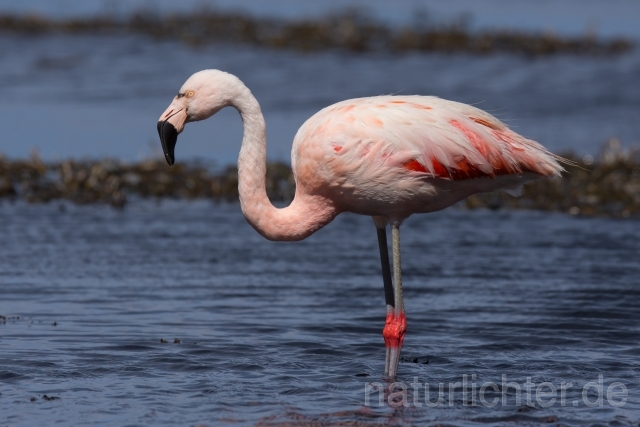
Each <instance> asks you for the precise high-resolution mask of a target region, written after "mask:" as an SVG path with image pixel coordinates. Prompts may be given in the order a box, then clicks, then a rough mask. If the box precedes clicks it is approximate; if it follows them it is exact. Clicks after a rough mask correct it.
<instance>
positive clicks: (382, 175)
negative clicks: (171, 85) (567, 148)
mask: <svg viewBox="0 0 640 427" xmlns="http://www.w3.org/2000/svg"><path fill="white" fill-rule="evenodd" d="M227 106H231V107H234V108H236V109H237V110H238V112H239V113H240V116H241V118H242V122H243V126H244V136H243V139H242V146H241V148H240V154H239V157H238V190H239V194H240V205H241V208H242V212H243V214H244V216H245V217H246V219H247V221H248V222H249V224H251V225H252V226H253V228H255V230H256V231H257V232H258V233H260V234H261V235H262V236H264V237H265V238H267V239H269V240H275V241H297V240H302V239H304V238H306V237H308V236H310V235H311V234H313V233H314V232H316V231H317V230H319V229H320V228H322V227H324V226H325V225H327V224H328V223H329V222H331V221H332V220H333V219H334V218H335V217H336V216H337V215H338V214H340V213H341V212H353V213H357V214H362V215H369V216H371V217H372V218H373V223H374V225H375V227H376V228H377V236H378V246H379V250H380V261H381V265H382V278H383V285H384V294H385V302H386V310H387V311H386V321H385V325H384V329H383V333H382V335H383V337H384V341H385V346H386V357H385V368H384V373H385V375H387V376H388V377H389V378H392V379H393V378H395V377H396V375H397V371H398V362H399V360H400V350H401V348H402V344H403V341H404V336H405V331H406V329H407V320H406V315H405V309H404V299H403V295H402V275H401V265H400V226H401V224H402V222H403V221H404V220H405V219H406V218H408V217H409V216H410V215H412V214H414V213H427V212H434V211H438V210H441V209H444V208H446V207H448V206H450V205H452V204H454V203H456V202H458V201H460V200H462V199H464V198H465V197H467V196H470V195H472V194H475V193H481V192H489V191H495V190H504V191H507V192H509V193H511V194H514V195H516V194H517V193H518V192H519V191H520V189H521V187H522V185H523V184H524V183H526V182H528V181H531V180H534V179H538V178H542V177H551V176H558V175H560V174H561V172H562V171H564V169H563V167H562V166H561V163H568V161H567V160H565V159H563V158H561V157H559V156H556V155H554V154H552V153H550V152H549V151H548V150H547V149H546V148H544V147H543V146H542V145H540V144H538V143H537V142H534V141H531V140H529V139H526V138H524V137H522V136H520V135H518V134H517V133H515V132H513V131H512V130H511V129H509V128H508V127H507V126H506V125H505V124H503V123H502V122H500V121H499V120H498V119H496V118H495V117H493V116H492V115H490V114H489V113H487V112H485V111H482V110H480V109H478V108H476V107H473V106H470V105H466V104H461V103H458V102H453V101H447V100H444V99H440V98H437V97H433V96H373V97H369V98H359V99H350V100H346V101H342V102H338V103H337V104H334V105H331V106H329V107H326V108H324V109H322V110H320V111H319V112H318V113H316V114H315V115H313V116H312V117H311V118H309V119H308V120H307V121H306V122H305V123H304V124H303V125H302V127H301V128H300V129H299V130H298V132H297V134H296V136H295V138H294V141H293V147H292V150H291V167H292V169H293V173H294V177H295V182H296V192H295V197H294V199H293V201H292V202H291V204H290V205H289V206H288V207H285V208H281V209H279V208H276V207H274V206H273V205H272V204H271V202H270V201H269V199H268V197H267V194H266V191H265V175H266V144H267V143H266V133H265V120H264V117H263V115H262V112H261V110H260V105H259V104H258V101H257V100H256V98H255V97H254V96H253V95H252V93H251V91H250V90H249V89H248V88H247V87H246V86H245V85H244V84H243V83H242V81H240V79H238V78H237V77H236V76H234V75H232V74H229V73H226V72H223V71H219V70H204V71H200V72H197V73H195V74H194V75H192V76H191V77H190V78H189V79H188V80H187V81H186V82H185V83H184V85H183V86H182V88H181V89H180V91H179V92H178V94H177V95H176V96H175V98H174V99H173V101H172V102H171V105H170V106H169V107H168V108H167V110H166V111H165V112H164V113H162V115H161V116H160V119H159V121H158V133H159V135H160V140H161V143H162V148H163V151H164V155H165V157H166V160H167V162H168V163H169V165H173V163H174V160H175V157H174V149H175V145H176V141H177V137H178V134H180V133H181V132H182V131H183V129H184V127H185V124H186V123H188V122H194V121H199V120H205V119H207V118H209V117H211V116H212V115H214V114H215V113H217V112H218V111H219V110H220V109H222V108H224V107H227ZM387 225H389V226H390V228H391V236H392V245H391V246H392V257H393V281H392V278H391V264H390V262H389V251H388V247H387V231H386V228H387Z"/></svg>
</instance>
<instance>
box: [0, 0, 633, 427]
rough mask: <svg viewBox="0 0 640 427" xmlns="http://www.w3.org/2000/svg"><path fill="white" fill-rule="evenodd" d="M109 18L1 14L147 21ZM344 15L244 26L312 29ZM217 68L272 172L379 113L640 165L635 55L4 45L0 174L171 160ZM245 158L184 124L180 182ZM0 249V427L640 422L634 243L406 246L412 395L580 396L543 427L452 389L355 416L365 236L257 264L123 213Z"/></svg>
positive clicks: (461, 227)
mask: <svg viewBox="0 0 640 427" xmlns="http://www.w3.org/2000/svg"><path fill="white" fill-rule="evenodd" d="M105 4H106V3H103V2H90V1H87V2H84V1H83V2H78V1H71V0H67V1H64V0H60V1H55V2H49V1H47V2H44V1H40V0H30V1H25V2H20V3H17V2H7V1H0V10H3V11H6V10H9V11H19V12H23V11H25V10H40V11H41V12H42V13H46V14H52V15H56V16H68V15H74V14H76V15H77V14H91V13H95V12H96V11H98V12H99V11H101V10H103V8H104V7H111V8H112V9H110V12H113V11H115V12H118V13H126V12H127V7H131V8H134V7H138V6H139V5H141V4H142V5H143V6H145V5H146V6H148V5H149V4H152V3H148V2H145V1H132V2H131V3H118V2H111V3H110V6H109V5H107V6H104V5H105ZM153 4H157V5H160V6H162V7H163V8H169V7H173V6H171V5H174V4H177V3H175V2H173V3H170V2H166V1H159V2H155V3H153ZM181 4H183V3H181ZM184 4H186V5H187V6H185V7H192V6H193V4H194V2H184ZM218 4H219V6H220V7H223V8H231V7H235V6H236V5H237V4H238V2H236V1H234V2H228V1H222V0H220V1H219V2H218ZM336 4H337V3H336V2H326V3H325V2H322V3H320V2H316V3H312V2H292V1H288V0H287V1H285V0H282V1H278V2H271V3H267V2H242V4H241V6H242V7H243V8H247V9H249V10H251V11H252V12H254V13H258V14H263V15H264V14H275V15H276V16H286V17H299V16H309V15H318V14H322V13H324V12H326V11H328V10H331V9H332V8H334V7H336ZM351 4H356V5H358V4H361V2H360V3H358V2H357V1H354V2H351ZM367 4H372V6H371V7H372V8H373V10H374V12H375V13H376V16H378V17H379V18H381V19H387V20H389V21H390V22H391V23H392V24H394V25H395V24H397V23H406V22H410V19H411V13H410V12H411V11H413V10H414V9H415V8H416V7H418V8H419V7H423V6H424V5H425V4H426V6H427V8H428V10H430V11H433V13H434V14H435V15H432V16H435V18H437V19H442V20H445V21H446V20H447V19H449V18H451V17H454V16H456V15H457V14H458V13H459V12H461V11H463V10H472V11H473V13H474V14H475V15H474V16H476V20H474V21H473V22H472V24H473V25H474V26H477V28H487V27H501V28H503V27H510V28H524V29H534V30H540V29H546V28H549V26H551V28H552V29H555V30H557V31H558V32H567V33H570V34H581V33H582V32H583V30H584V29H585V28H590V29H593V28H596V29H597V30H598V31H599V32H600V33H601V34H603V35H614V34H622V35H626V36H629V37H635V38H638V37H640V34H638V28H639V27H638V26H637V23H636V21H637V19H636V16H637V13H632V12H633V11H634V10H636V9H634V8H637V7H638V3H637V2H625V1H619V2H615V4H614V3H610V2H607V3H606V7H605V8H604V9H603V6H602V2H599V1H596V0H590V1H587V2H582V1H581V2H575V1H565V2H528V3H524V2H519V3H518V5H520V6H518V7H514V6H510V5H509V4H508V3H506V2H504V1H502V0H491V1H488V2H483V3H482V6H481V7H479V6H478V4H479V3H477V2H473V4H472V2H469V1H457V2H440V3H434V2H411V1H403V2H402V3H401V7H400V6H397V3H394V7H393V8H391V7H389V6H388V5H386V6H385V4H386V3H384V2H373V3H372V2H367ZM445 4H446V6H444V5H445ZM125 5H128V6H127V7H125ZM327 5H328V6H327ZM532 5H534V6H532ZM114 8H115V9H114ZM118 8H119V9H118ZM163 10H165V9H163ZM167 10H168V9H166V10H165V11H167ZM569 12H570V13H569ZM567 17H570V18H567ZM594 17H595V18H594ZM592 24H593V25H592ZM203 68H220V69H224V70H227V71H230V72H232V73H234V74H236V75H238V76H239V77H241V78H242V79H243V80H244V81H245V82H246V83H247V85H248V86H249V87H250V88H251V89H252V91H253V92H254V94H255V95H256V97H257V98H258V100H259V101H260V103H261V105H262V107H263V111H264V113H265V117H266V120H267V127H268V138H269V145H268V155H269V157H270V158H272V159H279V160H288V158H289V151H290V146H291V141H292V139H293V136H294V134H295V132H296V130H297V129H298V127H299V126H300V125H301V124H302V123H303V122H304V120H306V118H307V117H309V116H310V115H312V114H313V113H314V112H316V111H317V110H319V109H320V108H323V107H324V106H326V105H329V104H331V103H333V102H337V101H340V100H343V99H345V98H350V97H358V96H369V95H378V94H388V93H402V94H432V95H437V96H441V97H444V98H449V99H454V100H457V101H462V102H467V103H474V104H477V105H478V106H479V107H481V108H483V109H486V110H489V111H491V112H493V113H494V114H496V115H498V116H499V117H500V118H502V119H503V120H505V121H506V122H507V123H509V125H510V126H512V127H514V128H515V130H516V131H518V132H520V133H522V134H524V135H526V136H528V137H531V138H533V139H536V140H538V141H540V142H542V143H543V144H545V145H546V146H548V147H549V148H550V149H552V150H554V151H564V150H574V151H576V152H578V153H591V154H595V153H596V152H597V151H598V149H599V148H600V146H601V145H602V143H603V142H604V141H605V140H606V139H608V138H609V137H612V136H617V137H619V138H620V139H621V140H622V141H623V142H624V143H627V144H632V143H638V142H639V141H640V84H638V82H640V53H639V51H638V50H636V51H635V52H633V53H631V54H628V55H624V56H620V57H614V58H590V57H574V56H558V57H545V58H524V57H520V56H517V55H503V54H496V55H490V56H473V55H463V54H430V55H421V54H407V55H390V54H383V53H375V54H359V55H351V54H346V53H343V52H321V53H317V54H302V53H298V52H290V51H270V50H261V49H255V48H251V47H246V46H227V45H214V46H206V47H202V48H199V49H192V48H189V47H186V46H184V45H182V44H179V43H176V42H171V41H163V42H157V41H153V40H150V39H149V38H147V37H142V36H126V35H120V36H99V35H93V36H86V37H73V36H66V35H52V36H47V37H27V36H12V35H6V34H2V35H0V126H1V127H2V132H3V133H2V143H1V144H2V145H0V151H2V152H3V153H5V154H7V155H9V156H10V157H25V156H27V155H28V154H29V151H30V149H31V148H33V147H36V148H38V149H39V150H40V152H41V154H42V155H43V157H44V158H45V159H60V158H68V157H75V158H79V157H93V158H96V157H102V156H112V157H117V158H121V159H124V160H129V161H130V160H139V159H143V158H146V157H149V156H153V155H161V154H160V151H159V142H158V140H157V134H156V128H155V124H156V120H157V118H158V117H159V115H160V113H161V112H162V111H164V109H165V108H166V106H167V105H168V103H169V102H170V99H171V98H172V96H173V95H175V93H176V91H177V90H178V88H179V87H180V86H181V84H182V83H183V81H184V80H185V79H186V78H187V77H188V76H189V75H190V74H191V73H193V72H195V71H198V70H200V69H203ZM240 139H241V122H240V119H239V117H238V116H237V114H236V113H235V112H233V111H223V112H221V113H219V114H218V115H217V116H216V117H214V118H213V119H211V120H209V121H207V122H204V123H194V124H190V125H189V126H188V127H187V130H186V131H185V133H184V134H183V135H181V139H180V142H179V144H178V147H177V148H176V157H177V160H178V161H184V160H188V159H192V158H196V157H197V158H204V159H213V160H215V161H217V162H218V164H221V165H226V164H228V163H232V162H234V161H235V158H236V156H237V153H238V149H239V141H240ZM0 236H2V239H3V240H2V244H1V245H0V315H3V316H6V323H0V425H2V426H5V425H7V426H11V427H14V426H34V425H52V424H54V423H59V424H61V425H77V426H81V425H106V426H124V425H131V426H134V425H149V426H158V425H168V426H175V425H192V426H194V425H210V426H213V425H216V426H217V425H232V426H236V425H255V424H258V425H261V426H268V425H278V424H280V425H282V424H284V425H305V426H317V425H340V424H341V423H342V425H382V424H384V425H397V424H407V425H411V424H414V425H424V424H429V423H431V424H434V425H436V424H446V425H474V426H475V425H479V424H490V425H510V424H511V423H514V422H516V423H520V424H524V425H531V424H539V423H544V424H546V423H551V422H554V423H555V421H557V423H560V425H610V426H624V425H634V426H637V424H638V421H639V420H640V389H639V384H638V383H639V381H640V376H639V370H640V365H639V362H638V356H639V355H640V347H639V344H638V343H639V342H640V325H639V322H638V315H637V313H638V311H639V309H640V303H639V302H638V301H639V300H640V299H639V297H640V295H639V290H638V289H639V288H638V277H640V274H639V273H640V265H639V264H638V254H639V253H640V247H639V246H640V243H639V242H640V229H639V228H638V227H637V223H636V222H631V221H620V220H607V219H597V218H592V219H585V218H572V217H568V216H562V215H556V214H543V213H533V212H514V213H506V212H497V213H496V212H486V211H473V212H468V211H463V210H459V209H455V208H454V209H449V210H447V211H444V212H440V213H436V214H431V215H427V216H419V217H414V218H411V219H410V220H408V221H407V223H406V224H405V226H404V227H403V231H402V246H403V251H404V252H403V253H404V257H403V267H404V268H403V269H404V282H405V296H406V307H407V312H408V316H409V330H408V332H407V337H406V341H405V348H404V352H403V354H404V356H405V357H406V358H407V359H406V360H405V361H404V362H403V363H401V365H400V375H399V378H398V379H399V381H401V382H403V383H406V384H408V385H410V384H411V383H412V382H413V380H414V378H417V379H418V381H420V382H422V383H425V382H429V384H431V385H432V386H437V384H438V383H443V384H446V387H448V385H449V384H452V383H455V382H461V381H462V379H463V375H467V376H468V378H469V381H471V380H472V379H473V381H475V382H477V384H478V387H480V385H482V384H487V383H491V382H495V383H497V384H501V381H502V375H506V378H507V379H508V381H512V382H516V383H518V384H521V385H524V384H525V382H526V380H527V378H528V377H531V382H533V383H534V384H536V385H540V384H541V383H543V382H545V381H550V382H551V383H552V384H553V385H554V387H557V388H558V391H559V389H560V387H561V386H562V384H563V383H566V382H572V384H573V388H571V389H569V390H567V393H566V396H565V397H566V402H567V404H566V405H562V404H560V403H558V402H556V404H554V405H552V406H551V407H549V408H544V407H542V405H541V404H539V403H537V402H536V401H535V399H534V400H533V404H534V405H533V406H535V407H534V408H529V407H528V406H526V405H525V404H521V405H518V404H517V402H516V401H515V395H514V392H513V390H510V391H509V393H508V395H507V396H506V401H505V405H504V406H503V405H502V404H499V405H498V406H496V407H493V408H490V407H487V406H485V405H482V404H480V403H478V404H477V405H475V406H469V405H466V406H465V404H464V402H465V399H466V398H468V396H467V397H465V396H463V395H462V392H461V390H460V388H458V389H457V391H455V392H454V393H453V394H452V395H451V396H449V395H448V394H447V398H449V397H450V398H451V400H446V399H445V401H444V404H443V406H440V407H436V408H428V407H425V406H423V407H422V408H418V407H416V406H415V405H413V398H414V397H416V396H418V397H419V398H421V400H422V401H424V400H423V398H424V393H422V394H420V393H416V392H415V391H414V390H413V389H412V387H411V386H410V388H409V391H410V393H409V394H408V399H409V403H410V404H409V405H408V407H406V408H404V407H401V408H392V407H390V406H389V405H385V406H383V407H378V406H377V398H378V396H377V393H375V392H373V393H369V394H370V396H369V397H370V401H369V406H367V405H366V402H367V401H366V393H365V388H366V387H368V386H369V385H370V384H376V383H380V384H383V383H384V381H383V379H382V377H381V373H382V370H383V361H384V359H383V356H384V348H383V342H382V337H381V336H380V332H381V329H382V326H383V322H384V298H383V291H382V281H381V278H380V275H379V269H380V267H379V261H378V255H377V247H376V237H375V231H374V229H373V227H372V224H371V220H370V219H368V218H364V217H358V216H354V215H342V216H340V217H339V218H338V219H337V220H336V221H334V222H333V223H332V224H330V225H329V226H328V227H326V228H325V229H323V230H321V231H319V232H318V233H317V234H315V235H314V236H312V237H311V238H309V239H308V240H306V241H303V242H299V243H295V244H286V243H272V242H268V241H265V240H264V239H262V238H261V237H260V236H259V235H258V234H257V233H256V232H255V231H253V230H252V229H251V227H250V226H249V225H248V224H247V223H246V221H245V220H244V219H243V218H242V215H241V213H240V211H239V207H238V206H237V205H213V204H211V203H209V202H204V201H201V202H190V203H189V202H176V201H163V202H162V203H158V204H156V203H154V202H142V201H141V202H134V203H131V204H129V205H127V208H126V209H125V210H124V211H121V212H120V211H114V210H111V209H109V208H106V207H102V206H84V207H78V206H72V205H66V204H57V203H52V204H49V205H34V206H29V205H24V204H21V203H18V204H14V205H11V204H8V203H6V202H0ZM18 316H19V317H18ZM161 339H162V340H166V341H167V342H166V343H161ZM176 339H178V340H180V343H179V344H178V343H174V340H176ZM414 361H415V362H417V363H414ZM426 361H428V364H425V363H424V362H426ZM474 375H475V377H473V376H474ZM599 375H602V378H603V385H604V389H605V396H604V403H603V405H601V406H598V407H596V408H591V407H589V406H588V405H587V404H586V403H585V401H584V400H583V398H582V390H583V387H584V386H585V384H587V383H588V382H592V381H596V382H597V381H598V378H599ZM616 382H620V383H622V384H623V385H624V386H625V387H626V389H627V393H628V397H627V402H626V404H625V405H624V406H622V407H620V408H616V407H614V406H612V405H611V404H610V402H609V400H608V399H607V397H606V389H607V387H610V386H611V385H612V384H614V383H616ZM589 390H591V392H589V393H587V398H588V399H590V400H589V401H591V402H593V401H595V400H596V398H597V395H595V396H594V395H593V393H592V391H593V390H592V389H589ZM589 390H587V391H589ZM432 393H433V389H432ZM43 395H47V397H49V398H51V397H54V398H59V399H54V400H45V399H44V398H43ZM498 396H499V397H500V395H499V394H498ZM384 397H385V396H383V398H384ZM494 397H496V396H495V393H494V394H491V391H490V392H489V393H488V394H487V396H486V398H487V400H489V401H492V399H493V398H494ZM523 398H524V397H523ZM558 398H559V397H558ZM31 399H34V401H31ZM431 400H432V401H433V400H435V396H433V395H432V396H431ZM614 400H616V399H614ZM617 400H618V401H619V399H617ZM546 401H548V398H543V403H544V402H546ZM573 402H576V403H577V406H574V405H573ZM525 403H526V402H525ZM614 403H615V402H614ZM323 423H324V424H323ZM358 423H360V424H358ZM557 423H555V424H557Z"/></svg>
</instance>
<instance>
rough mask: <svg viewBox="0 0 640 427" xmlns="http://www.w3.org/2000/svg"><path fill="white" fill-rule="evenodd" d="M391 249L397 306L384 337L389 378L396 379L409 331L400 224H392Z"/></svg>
mask: <svg viewBox="0 0 640 427" xmlns="http://www.w3.org/2000/svg"><path fill="white" fill-rule="evenodd" d="M391 238H392V241H391V248H392V252H393V281H394V284H395V286H394V295H393V297H394V302H395V306H394V309H393V310H392V311H391V313H387V321H386V323H385V326H384V330H383V332H382V335H383V336H384V338H385V342H386V344H387V347H388V348H389V353H390V355H389V377H390V378H395V377H396V374H397V373H398V363H399V362H400V350H401V349H402V342H403V341H404V333H405V331H406V330H407V318H406V316H405V314H404V299H403V296H402V272H401V265H400V224H398V223H392V224H391Z"/></svg>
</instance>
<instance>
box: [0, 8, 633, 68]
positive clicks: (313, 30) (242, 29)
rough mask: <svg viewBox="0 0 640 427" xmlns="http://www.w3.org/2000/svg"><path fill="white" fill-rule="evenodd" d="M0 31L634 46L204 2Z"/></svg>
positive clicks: (431, 48)
mask: <svg viewBox="0 0 640 427" xmlns="http://www.w3.org/2000/svg"><path fill="white" fill-rule="evenodd" d="M0 33H4V34H23V35H29V36H38V35H45V34H52V33H62V34H74V35H83V34H107V35H108V34H123V33H124V34H126V33H128V34H138V35H144V36H149V37H151V38H153V39H156V40H176V41H180V42H182V43H184V44H186V45H189V46H192V47H197V46H201V45H205V44H211V43H231V44H245V45H253V46H258V47H264V48H269V49H290V50H297V51H303V52H315V51H322V50H329V49H338V50H345V51H349V52H391V53H408V52H423V53H426V52H450V53H451V52H467V53H472V54H478V55H484V54H491V53H496V52H507V53H512V54H521V55H527V56H543V55H544V56H546V55H558V54H570V55H589V56H602V55H604V56H610V55H619V54H623V53H627V52H630V51H631V50H633V49H634V48H635V41H633V40H631V39H628V38H622V37H616V38H608V39H602V38H599V37H597V36H596V35H595V34H585V35H583V36H574V37H567V36H560V35H557V34H554V33H552V32H524V31H514V30H482V31H471V30H470V29H469V25H468V22H467V21H466V20H465V19H464V17H461V18H459V19H458V20H457V21H454V22H451V23H449V24H446V25H442V24H434V23H431V22H429V21H428V20H427V19H426V18H423V19H422V22H417V23H416V24H414V25H412V26H403V27H400V28H392V27H390V26H388V25H385V24H382V23H380V22H376V21H375V20H373V19H371V18H370V17H368V16H367V15H366V14H365V13H363V12H362V11H358V10H357V9H356V10H344V11H342V12H337V13H333V14H329V15H326V16H324V17H319V18H315V19H299V20H285V19H276V18H260V17H254V16H251V15H248V14H244V13H233V12H222V11H216V10H215V9H210V8H206V7H204V8H202V9H200V10H197V11H194V12H188V13H171V14H167V15H160V14H158V13H156V12H154V11H153V10H140V11H137V12H134V13H132V14H131V15H129V16H128V17H126V18H117V17H115V16H112V15H109V14H103V15H97V16H93V17H75V18H64V19H52V18H47V17H45V16H41V15H37V14H24V15H20V14H0Z"/></svg>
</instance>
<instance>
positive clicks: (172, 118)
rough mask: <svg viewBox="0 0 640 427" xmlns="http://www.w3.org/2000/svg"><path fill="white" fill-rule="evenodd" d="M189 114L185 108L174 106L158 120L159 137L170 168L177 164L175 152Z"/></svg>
mask: <svg viewBox="0 0 640 427" xmlns="http://www.w3.org/2000/svg"><path fill="white" fill-rule="evenodd" d="M186 121H187V113H186V110H185V108H184V107H182V108H176V106H174V105H173V104H171V105H170V106H169V108H167V110H166V111H165V112H164V113H163V114H162V116H160V120H158V135H159V136H160V142H161V143H162V151H163V152H164V158H165V159H166V160H167V163H168V164H169V166H173V163H174V162H175V154H174V150H175V148H176V142H178V134H179V133H180V132H182V130H183V129H184V125H185V123H186Z"/></svg>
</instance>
